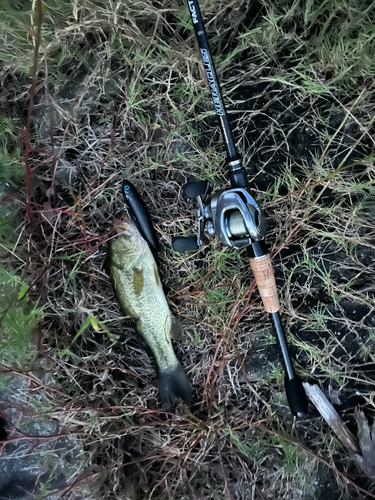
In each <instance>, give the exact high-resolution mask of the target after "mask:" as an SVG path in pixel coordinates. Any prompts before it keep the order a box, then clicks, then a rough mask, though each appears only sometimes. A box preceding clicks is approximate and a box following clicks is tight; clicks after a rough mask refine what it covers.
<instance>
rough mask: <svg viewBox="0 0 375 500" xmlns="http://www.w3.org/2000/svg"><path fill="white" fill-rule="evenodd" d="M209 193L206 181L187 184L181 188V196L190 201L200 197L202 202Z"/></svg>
mask: <svg viewBox="0 0 375 500" xmlns="http://www.w3.org/2000/svg"><path fill="white" fill-rule="evenodd" d="M210 191H211V185H210V183H209V182H207V181H196V182H187V183H186V184H184V185H183V186H182V194H183V196H185V198H189V199H190V200H192V199H194V198H198V196H200V197H201V198H202V200H203V201H204V200H205V198H206V197H207V195H208V194H209V193H210Z"/></svg>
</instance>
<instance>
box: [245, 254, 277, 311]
mask: <svg viewBox="0 0 375 500" xmlns="http://www.w3.org/2000/svg"><path fill="white" fill-rule="evenodd" d="M250 266H251V269H252V271H253V274H254V278H255V281H256V284H257V287H258V290H259V293H260V296H261V297H262V301H263V304H264V308H265V309H266V311H267V312H269V313H275V312H277V311H278V310H279V309H280V304H279V298H278V296H277V289H276V283H275V276H274V275H273V269H272V263H271V257H270V255H269V254H267V255H264V256H263V257H258V258H255V259H250Z"/></svg>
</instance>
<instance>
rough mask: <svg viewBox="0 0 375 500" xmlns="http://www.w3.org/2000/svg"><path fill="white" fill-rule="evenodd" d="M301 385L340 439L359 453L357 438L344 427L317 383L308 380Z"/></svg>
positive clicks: (354, 451) (351, 449) (350, 448)
mask: <svg viewBox="0 0 375 500" xmlns="http://www.w3.org/2000/svg"><path fill="white" fill-rule="evenodd" d="M303 387H304V389H305V392H306V394H307V396H308V398H309V399H310V400H311V402H312V403H313V405H314V406H315V407H316V409H317V410H318V412H319V413H320V414H321V416H322V417H323V418H324V420H325V421H326V422H327V424H328V425H329V426H330V427H331V429H332V430H333V432H334V433H335V434H336V436H337V437H338V438H339V439H340V441H341V442H342V443H343V444H344V445H345V446H346V447H347V448H348V449H349V450H350V451H352V452H353V453H356V454H358V455H361V450H360V447H359V445H358V442H357V440H356V439H355V437H354V436H353V434H352V433H351V432H350V430H349V429H348V428H347V427H346V425H345V423H344V422H343V420H342V419H341V417H340V415H339V414H338V413H337V411H336V410H335V409H334V407H333V406H332V405H331V403H330V402H329V401H328V399H327V398H326V397H325V395H324V394H323V392H322V390H321V389H320V387H319V386H318V385H315V384H314V385H311V384H309V383H308V382H303Z"/></svg>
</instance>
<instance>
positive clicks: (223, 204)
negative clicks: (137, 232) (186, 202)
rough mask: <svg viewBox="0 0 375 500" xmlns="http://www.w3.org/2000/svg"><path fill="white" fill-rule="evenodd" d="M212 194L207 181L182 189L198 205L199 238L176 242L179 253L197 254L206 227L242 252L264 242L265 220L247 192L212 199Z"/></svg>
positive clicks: (231, 192) (224, 192)
mask: <svg viewBox="0 0 375 500" xmlns="http://www.w3.org/2000/svg"><path fill="white" fill-rule="evenodd" d="M211 192H212V187H211V185H210V183H209V182H206V181H197V182H188V183H187V184H185V185H184V186H183V187H182V194H183V195H184V196H185V197H186V198H189V199H196V200H197V201H198V204H199V208H198V235H197V236H187V237H181V236H177V237H175V238H173V240H172V246H173V249H174V250H175V252H179V253H183V252H187V251H191V250H197V249H198V248H199V247H200V246H201V245H202V243H203V235H204V230H205V228H206V227H207V231H208V232H209V233H210V234H216V235H217V236H219V238H220V239H221V241H222V243H223V245H225V246H228V247H234V248H238V249H242V248H245V247H248V246H249V245H251V243H253V242H255V241H260V240H263V239H264V237H265V232H266V224H265V218H264V216H263V213H262V211H261V210H260V208H259V206H258V204H257V203H256V201H255V200H254V198H253V197H252V196H251V195H250V194H249V193H248V192H247V190H246V189H244V188H240V187H235V188H231V189H224V190H221V191H218V192H217V193H215V194H213V195H212V196H211Z"/></svg>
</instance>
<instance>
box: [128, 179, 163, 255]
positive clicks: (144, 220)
mask: <svg viewBox="0 0 375 500" xmlns="http://www.w3.org/2000/svg"><path fill="white" fill-rule="evenodd" d="M122 192H123V195H124V198H125V203H126V206H127V209H128V211H129V215H130V217H131V218H132V219H133V220H134V222H135V224H136V226H137V228H138V231H139V232H140V233H141V235H142V236H143V238H144V239H145V240H146V241H147V243H148V244H149V246H150V248H151V250H152V252H153V253H154V254H155V255H156V254H158V253H159V251H160V246H159V242H158V240H157V238H156V233H155V229H154V227H153V225H152V222H151V217H150V214H149V212H148V210H147V207H146V205H145V203H144V201H143V200H142V198H141V195H140V194H139V193H138V191H137V190H136V189H135V187H134V186H133V184H132V183H131V182H129V181H127V180H124V181H123V183H122Z"/></svg>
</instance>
